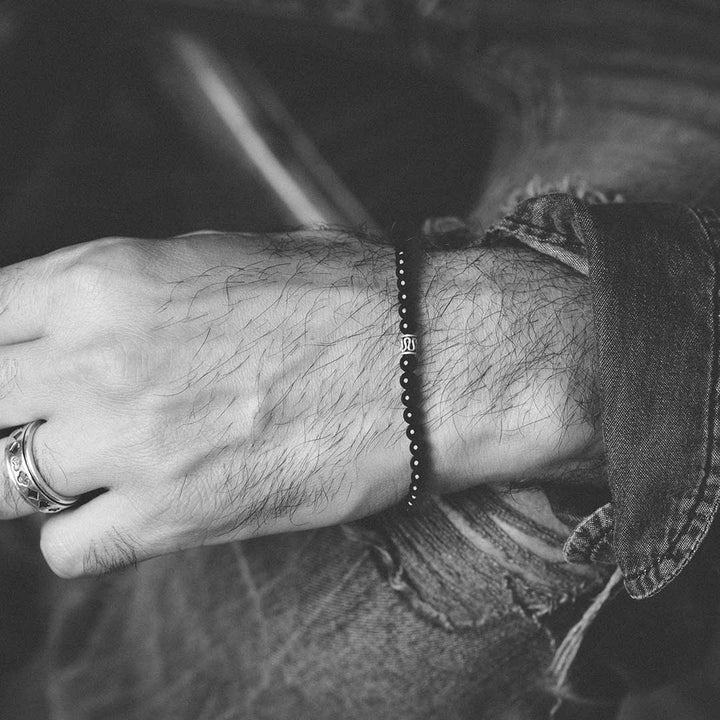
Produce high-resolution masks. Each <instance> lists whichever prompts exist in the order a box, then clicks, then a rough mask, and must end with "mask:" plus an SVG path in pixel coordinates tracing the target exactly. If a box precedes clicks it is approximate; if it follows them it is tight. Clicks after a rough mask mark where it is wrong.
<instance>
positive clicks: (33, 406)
mask: <svg viewBox="0 0 720 720" xmlns="http://www.w3.org/2000/svg"><path fill="white" fill-rule="evenodd" d="M57 353H58V351H57V349H56V347H55V345H54V343H52V342H51V341H50V340H47V339H44V338H43V339H41V340H34V341H31V342H26V343H18V344H16V345H7V346H4V347H3V346H0V427H3V428H9V427H16V426H18V425H24V424H25V423H28V422H31V421H32V420H36V419H38V418H46V419H47V418H49V417H51V416H52V415H53V414H54V413H55V411H56V410H57V407H58V402H59V400H60V394H61V390H62V387H61V383H59V375H58V369H57Z"/></svg>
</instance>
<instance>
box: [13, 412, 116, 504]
mask: <svg viewBox="0 0 720 720" xmlns="http://www.w3.org/2000/svg"><path fill="white" fill-rule="evenodd" d="M106 434H107V433H106V432H105V431H104V430H103V429H101V428H99V427H98V426H97V423H92V422H87V423H86V424H85V423H80V422H79V421H77V420H75V419H74V418H73V419H68V418H66V417H61V418H57V419H51V420H49V421H48V422H46V423H43V424H42V425H41V426H40V427H39V428H38V429H37V430H36V432H35V437H34V439H33V443H32V448H30V449H29V452H31V453H32V457H33V458H34V460H35V464H36V466H37V469H38V470H39V472H40V475H41V476H42V479H43V480H44V482H45V483H46V484H47V485H49V486H50V488H51V489H52V490H53V491H54V492H56V493H59V494H60V495H64V496H69V497H75V496H78V497H79V496H82V495H85V494H86V493H89V492H95V491H97V490H100V489H104V488H108V487H110V486H111V485H112V484H113V483H111V482H109V481H108V480H109V477H110V476H113V477H118V476H122V477H124V476H125V475H126V474H127V467H126V466H123V467H122V468H119V467H115V466H114V465H113V463H112V460H111V458H112V455H111V451H109V450H108V449H107V448H106V444H107V442H108V441H107V439H106V438H105V435H106ZM26 452H28V450H27V449H26ZM118 465H119V463H118Z"/></svg>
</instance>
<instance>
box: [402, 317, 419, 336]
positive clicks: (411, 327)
mask: <svg viewBox="0 0 720 720" xmlns="http://www.w3.org/2000/svg"><path fill="white" fill-rule="evenodd" d="M400 332H401V333H402V334H403V335H415V323H414V322H412V321H410V320H408V319H407V318H405V319H403V320H401V321H400Z"/></svg>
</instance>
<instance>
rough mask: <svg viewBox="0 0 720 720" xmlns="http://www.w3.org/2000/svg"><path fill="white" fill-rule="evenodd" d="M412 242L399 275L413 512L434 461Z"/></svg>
mask: <svg viewBox="0 0 720 720" xmlns="http://www.w3.org/2000/svg"><path fill="white" fill-rule="evenodd" d="M408 246H409V243H407V242H406V243H403V244H402V245H399V246H396V249H395V275H396V277H397V289H398V301H399V305H398V313H399V314H400V353H401V355H400V369H401V370H402V374H401V375H400V386H401V387H402V389H403V392H402V395H401V396H400V399H401V401H402V404H403V405H404V406H405V411H404V412H403V418H404V419H405V422H406V423H407V429H406V431H405V434H406V435H407V438H408V440H409V441H410V487H409V489H408V493H407V496H406V498H405V508H406V509H407V510H412V509H414V508H415V507H416V505H417V499H418V496H419V492H420V486H421V483H422V482H423V480H424V479H425V475H427V474H428V471H429V467H430V458H429V452H428V444H427V439H426V437H425V434H424V432H423V428H424V423H423V419H424V418H423V413H422V402H421V398H420V382H419V378H418V376H417V375H416V373H415V371H416V369H417V366H418V352H419V347H418V335H417V315H418V313H417V304H416V303H417V298H416V296H415V294H414V293H413V289H415V288H416V287H417V284H416V283H415V282H414V281H415V280H416V278H417V274H418V273H417V270H418V268H417V267H416V265H415V263H414V262H413V260H414V259H415V258H414V257H413V255H412V254H411V253H409V252H408V251H407V249H408Z"/></svg>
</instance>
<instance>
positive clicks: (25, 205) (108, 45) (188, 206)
mask: <svg viewBox="0 0 720 720" xmlns="http://www.w3.org/2000/svg"><path fill="white" fill-rule="evenodd" d="M285 4H286V5H288V6H290V5H292V3H285ZM240 5H250V6H252V5H253V3H240ZM269 5H272V3H270V4H269ZM269 5H268V7H269ZM293 19H294V18H293V17H292V16H286V14H285V13H282V12H281V13H280V14H279V16H278V15H277V14H276V15H269V16H267V17H265V16H264V15H263V13H259V14H245V13H243V12H238V11H237V10H236V9H233V8H232V3H212V2H208V3H203V2H177V3H173V2H155V3H153V2H135V3H133V2H122V3H118V2H102V1H98V0H93V1H91V2H63V3H57V2H32V1H30V2H22V3H20V2H8V1H6V2H2V3H0V56H1V57H2V67H3V70H2V73H0V97H2V100H3V101H2V103H0V129H1V132H0V158H1V159H2V161H1V162H0V228H1V230H2V238H3V240H2V249H3V256H2V262H3V264H5V263H9V262H14V261H15V260H17V259H19V258H21V257H23V256H24V255H27V254H37V253H40V252H45V251H47V250H49V249H52V248H53V247H57V246H61V245H66V244H69V243H75V242H80V241H84V240H90V239H93V238H97V237H101V236H105V235H130V236H154V237H160V236H168V235H173V234H177V233H182V232H189V231H191V230H194V229H200V228H212V229H218V230H248V231H251V230H252V231H257V230H273V229H278V228H282V227H291V226H294V225H298V224H301V223H302V222H308V221H310V222H312V221H321V222H322V221H325V222H329V223H339V224H361V223H367V224H368V225H369V226H374V227H377V228H380V229H383V230H387V231H390V232H393V233H399V234H412V233H415V232H417V229H418V226H419V224H420V223H421V222H422V221H423V220H424V219H425V218H426V217H427V216H428V215H453V214H462V213H463V212H464V211H466V210H467V209H468V206H469V203H470V202H471V201H472V200H473V199H474V198H476V197H477V187H478V186H479V184H480V182H481V180H482V176H483V171H484V168H485V167H486V161H487V152H488V151H487V148H489V147H491V142H490V141H491V138H492V135H493V121H492V118H491V117H489V115H488V113H487V111H483V110H481V109H480V108H479V107H478V106H476V105H473V104H471V103H470V102H468V101H467V100H465V99H463V98H461V97H460V96H459V94H458V93H457V92H455V91H453V90H452V89H450V88H449V87H444V86H441V85H439V84H438V83H437V82H432V81H430V79H429V78H428V77H426V76H424V75H421V74H420V73H419V72H418V71H417V70H415V69H414V68H413V67H412V66H411V65H410V63H409V62H408V58H407V57H406V56H405V55H404V54H403V53H402V52H400V51H399V48H398V49H396V50H395V51H394V49H393V45H392V43H388V42H386V41H385V40H384V38H383V37H382V34H378V33H375V32H363V28H362V26H358V25H357V24H355V25H354V26H353V27H352V28H351V29H348V30H347V31H346V30H344V28H343V27H342V26H338V27H335V28H333V29H332V30H330V29H329V28H327V27H325V26H321V25H313V24H307V23H305V24H302V23H301V24H298V23H297V22H293ZM419 148H421V149H422V150H421V151H419Z"/></svg>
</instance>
